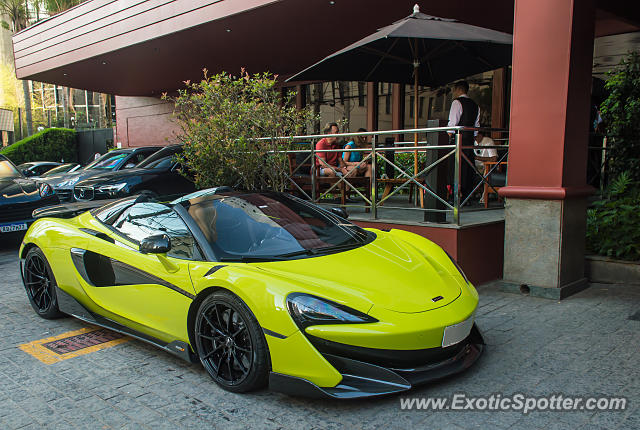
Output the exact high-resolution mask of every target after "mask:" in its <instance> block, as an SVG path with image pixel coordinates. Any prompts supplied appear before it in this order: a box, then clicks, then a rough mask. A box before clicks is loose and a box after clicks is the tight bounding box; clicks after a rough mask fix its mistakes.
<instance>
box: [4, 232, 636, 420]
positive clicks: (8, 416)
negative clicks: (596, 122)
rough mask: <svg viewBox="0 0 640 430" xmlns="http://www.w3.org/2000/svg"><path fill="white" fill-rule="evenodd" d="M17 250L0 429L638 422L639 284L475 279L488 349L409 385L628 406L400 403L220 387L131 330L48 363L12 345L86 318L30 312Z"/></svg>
mask: <svg viewBox="0 0 640 430" xmlns="http://www.w3.org/2000/svg"><path fill="white" fill-rule="evenodd" d="M2 246H3V245H1V244H0V248H2ZM14 248H15V247H12V246H10V245H9V246H7V245H4V249H0V274H1V275H2V276H1V278H0V429H18V428H19V429H42V428H52V429H53V428H54V429H59V428H60V429H64V428H70V429H78V428H83V429H84V428H87V429H110V428H136V429H137V428H148V429H153V430H158V429H163V428H167V429H180V428H186V429H191V428H194V429H195V428H224V429H236V428H238V429H239V428H267V429H279V428H292V429H306V428H309V429H310V428H318V429H320V428H327V429H342V428H351V429H359V428H363V429H374V428H401V429H406V428H430V429H431V428H434V429H437V428H443V429H449V428H451V429H469V428H482V429H485V428H486V429H489V428H492V429H493V428H495V429H506V428H548V429H562V428H566V429H614V428H625V429H638V428H640V402H639V400H640V348H639V347H638V346H639V345H640V321H635V320H631V319H629V317H630V316H631V315H632V314H635V313H636V312H638V311H640V290H638V287H630V286H624V285H604V284H594V285H592V286H591V288H590V289H588V290H586V291H584V292H582V293H580V294H578V295H576V296H574V297H571V298H569V299H567V300H565V301H563V302H561V303H558V302H554V301H549V300H545V299H537V298H530V297H522V296H518V295H512V294H507V293H502V292H499V291H498V290H497V289H496V288H495V287H492V286H484V287H481V288H480V289H479V290H480V296H481V307H480V309H479V314H478V323H479V325H480V327H481V329H482V330H483V331H484V335H485V338H486V342H487V348H486V353H485V354H484V356H483V357H482V358H481V359H480V361H479V362H478V363H477V365H476V366H475V367H473V368H471V369H470V370H469V371H467V372H466V373H464V374H462V375H460V376H458V377H454V378H449V379H446V380H444V381H442V382H440V383H437V384H433V385H431V386H427V387H423V388H420V389H416V390H414V391H412V392H411V393H410V394H409V395H410V396H411V397H425V398H426V397H429V398H432V397H438V396H451V395H452V394H454V393H459V392H465V393H467V394H468V395H470V396H480V395H486V396H488V395H490V394H492V393H502V395H503V396H507V395H511V394H513V393H516V392H521V393H523V394H525V395H527V396H542V395H552V394H554V393H562V394H563V395H565V396H569V395H578V396H584V397H588V396H601V395H610V396H626V397H627V398H628V407H627V410H625V411H622V412H586V411H577V412H531V413H529V414H527V415H524V414H522V413H521V412H476V411H474V412H460V411H456V412H451V411H415V410H414V411H401V409H400V396H392V397H388V398H384V399H376V400H367V401H354V402H343V403H339V402H336V401H329V400H326V401H319V400H306V399H301V398H292V397H287V396H284V395H281V394H276V393H271V392H268V391H262V392H258V393H254V394H248V395H236V394H231V393H227V392H225V391H223V390H221V389H219V388H218V387H217V386H216V385H214V384H213V383H212V382H211V380H210V379H209V377H208V376H207V374H206V373H205V371H204V369H202V367H200V366H197V365H189V364H186V363H184V362H181V361H179V360H178V359H175V358H173V357H172V356H170V355H168V354H166V353H163V352H160V351H159V350H157V349H155V348H153V347H151V346H148V345H146V344H144V343H142V342H139V341H135V340H131V341H128V342H125V343H123V344H120V345H117V346H114V347H111V348H108V349H103V350H101V351H97V352H93V353H90V354H87V355H82V356H79V357H76V358H72V359H68V360H65V361H62V362H59V363H56V364H51V365H45V364H43V363H41V362H40V361H38V360H36V359H35V358H33V357H31V356H30V355H28V354H26V353H25V352H23V351H21V350H19V349H18V348H17V346H18V345H19V344H22V343H25V342H30V341H33V340H37V339H42V338H45V337H50V336H55V335H58V334H61V333H64V332H68V331H72V330H77V329H80V328H82V327H85V326H86V325H85V324H84V323H82V322H79V321H77V320H74V319H71V318H67V319H62V320H57V321H46V320H43V319H40V318H38V317H37V316H36V315H35V314H34V313H33V311H32V309H31V307H30V306H29V304H28V302H27V298H26V296H25V293H24V289H23V287H22V284H21V282H20V275H19V273H18V268H17V258H16V256H15V249H14Z"/></svg>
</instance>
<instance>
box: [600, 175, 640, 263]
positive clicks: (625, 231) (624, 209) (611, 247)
mask: <svg viewBox="0 0 640 430" xmlns="http://www.w3.org/2000/svg"><path fill="white" fill-rule="evenodd" d="M639 207H640V185H639V184H638V183H637V182H633V181H632V179H631V175H630V174H629V173H628V172H624V173H622V174H620V175H619V176H618V177H617V178H616V180H614V181H613V182H612V183H611V184H610V185H609V188H608V189H607V190H606V191H605V193H604V195H603V198H602V199H601V200H598V201H596V202H594V203H593V205H592V207H591V208H589V209H588V210H587V249H588V250H589V251H591V252H595V253H596V254H600V255H605V256H608V257H615V258H619V259H623V260H638V259H640V228H638V226H640V210H638V208H639Z"/></svg>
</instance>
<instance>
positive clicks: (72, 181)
mask: <svg viewBox="0 0 640 430" xmlns="http://www.w3.org/2000/svg"><path fill="white" fill-rule="evenodd" d="M79 180H80V176H76V177H75V178H71V179H67V180H66V181H62V182H59V183H57V184H56V185H55V186H56V188H63V187H73V186H74V185H75V184H76V182H78V181H79Z"/></svg>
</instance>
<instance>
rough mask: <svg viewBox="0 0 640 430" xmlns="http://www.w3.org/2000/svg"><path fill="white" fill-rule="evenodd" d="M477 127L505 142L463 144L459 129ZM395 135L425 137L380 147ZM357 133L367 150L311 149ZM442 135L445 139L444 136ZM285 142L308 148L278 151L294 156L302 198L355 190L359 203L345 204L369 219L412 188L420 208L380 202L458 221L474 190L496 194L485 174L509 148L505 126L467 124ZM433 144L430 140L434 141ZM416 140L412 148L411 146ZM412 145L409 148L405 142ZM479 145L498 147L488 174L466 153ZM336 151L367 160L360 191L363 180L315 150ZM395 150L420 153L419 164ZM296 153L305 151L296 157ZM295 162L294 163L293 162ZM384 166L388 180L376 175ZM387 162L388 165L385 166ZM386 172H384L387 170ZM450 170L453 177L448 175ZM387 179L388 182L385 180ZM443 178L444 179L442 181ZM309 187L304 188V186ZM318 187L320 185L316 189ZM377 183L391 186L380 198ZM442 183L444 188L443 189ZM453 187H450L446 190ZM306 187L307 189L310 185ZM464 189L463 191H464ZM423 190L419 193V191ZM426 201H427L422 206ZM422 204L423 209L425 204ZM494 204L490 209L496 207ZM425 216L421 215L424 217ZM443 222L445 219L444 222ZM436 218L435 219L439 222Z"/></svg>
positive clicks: (319, 199)
mask: <svg viewBox="0 0 640 430" xmlns="http://www.w3.org/2000/svg"><path fill="white" fill-rule="evenodd" d="M477 130H482V131H484V132H485V133H486V134H487V135H489V134H493V135H494V137H496V136H499V137H496V138H494V141H498V142H504V143H503V144H496V145H493V146H482V147H479V146H475V145H474V146H463V133H473V132H474V131H477ZM397 135H414V136H426V139H422V140H420V139H417V138H416V139H414V141H413V142H410V141H402V142H397V143H395V142H394V144H393V146H380V141H381V140H382V138H383V137H385V136H397ZM357 136H367V137H370V138H371V146H370V147H366V148H356V149H345V148H340V149H331V150H324V149H323V150H320V151H318V150H317V149H316V143H317V142H318V141H319V140H320V139H322V138H326V137H336V138H349V139H350V138H355V137H357ZM443 136H444V137H443ZM447 136H449V137H448V141H447V143H446V144H439V143H440V142H439V141H442V140H444V139H447ZM286 139H287V140H288V141H289V142H294V144H300V145H305V146H308V147H306V148H305V149H293V150H286V151H279V152H281V153H286V154H294V157H295V158H296V161H297V162H296V163H295V166H292V169H291V171H290V174H289V175H287V177H288V179H289V181H290V183H291V191H293V192H297V193H299V194H301V195H302V196H303V197H304V198H306V199H308V200H311V201H313V202H314V203H323V200H324V199H325V198H327V197H328V196H329V195H334V194H335V193H336V192H338V191H340V192H341V193H344V192H345V190H349V191H353V192H355V193H356V194H357V195H358V196H359V197H360V198H362V201H363V203H362V204H352V203H349V204H346V203H345V204H344V206H347V207H362V208H364V209H365V210H368V211H370V217H371V219H377V218H378V214H379V210H380V207H381V206H383V205H384V203H385V202H389V199H390V198H391V197H392V196H394V195H396V194H398V193H401V192H402V191H403V190H405V189H406V188H412V187H415V189H416V190H417V194H416V196H415V204H416V206H418V202H422V203H423V204H421V205H420V206H419V207H398V206H396V207H392V206H388V205H385V206H384V208H385V209H403V210H414V211H422V212H424V213H440V214H444V215H445V220H446V215H447V214H451V215H452V217H451V219H452V222H453V223H454V224H457V225H460V213H461V210H462V209H463V208H465V206H470V202H471V198H472V197H473V195H474V193H476V192H477V191H479V190H484V185H485V184H487V188H490V189H492V190H493V191H495V192H497V189H496V188H497V186H495V185H492V183H491V181H490V178H491V177H492V175H493V174H494V173H496V171H497V170H498V169H501V168H503V167H504V164H505V162H506V160H507V157H508V153H509V146H508V130H504V129H491V128H480V129H478V128H471V127H431V128H418V129H403V130H386V131H375V132H360V133H339V134H324V135H319V134H318V135H306V136H290V137H287V138H286ZM434 142H435V144H433V143H434ZM416 143H417V146H416ZM409 144H412V145H413V146H408V145H409ZM480 148H486V149H489V148H494V149H496V150H497V153H498V156H497V162H496V164H494V165H492V166H493V167H492V168H491V169H489V171H488V172H487V173H484V172H479V171H478V170H477V169H476V168H475V166H474V157H473V156H472V155H470V150H473V149H480ZM332 152H337V153H340V156H342V154H343V153H345V152H361V153H362V154H363V156H362V160H361V161H360V164H358V166H360V165H364V164H365V163H370V164H371V178H370V180H369V181H368V182H369V186H368V187H367V188H368V189H365V190H363V191H361V190H360V189H361V188H363V185H362V183H363V182H365V183H366V182H367V181H366V180H364V181H363V180H362V179H361V178H362V176H355V174H351V173H348V174H346V175H343V174H341V173H340V172H338V170H337V169H338V168H337V167H336V166H328V165H326V163H323V162H322V161H317V160H321V159H323V158H322V156H319V153H322V154H325V153H332ZM397 153H410V154H413V155H414V157H418V156H421V157H420V158H422V159H423V162H422V163H420V164H421V165H419V166H418V168H417V169H416V168H415V167H416V165H417V163H415V162H414V163H413V165H412V166H409V167H408V168H407V167H404V166H401V165H399V164H401V163H399V162H397V161H396V160H395V155H396V154H397ZM298 154H304V155H303V156H301V157H300V158H298ZM298 160H299V161H298ZM318 163H320V164H321V165H322V167H323V168H325V169H326V168H330V169H331V170H333V172H334V174H335V176H336V177H335V179H329V180H328V179H327V177H326V176H319V175H318V173H319V172H318V169H319V166H318ZM381 163H382V164H384V165H385V168H386V170H387V171H389V169H390V168H391V171H392V172H393V173H394V175H393V178H388V177H386V178H385V177H379V176H380V175H379V174H378V173H379V168H380V165H381ZM465 163H466V164H467V165H468V166H469V167H463V166H465ZM308 164H310V172H309V176H308V179H307V177H306V174H305V173H303V172H302V171H301V169H302V168H303V166H307V165H308ZM389 166H390V167H389ZM463 171H465V172H466V173H465V174H470V173H471V172H473V173H472V176H473V177H474V182H473V188H472V191H469V190H462V188H461V183H462V179H463V178H462V176H463ZM386 173H387V175H388V174H389V172H386ZM451 173H453V175H451ZM390 179H391V180H390ZM443 182H446V183H443ZM308 185H309V186H310V187H309V186H308ZM321 185H323V187H321ZM381 185H385V186H387V188H389V186H391V187H392V188H393V187H395V189H394V190H393V191H392V192H389V193H388V194H387V195H384V196H383V197H382V198H379V196H378V188H379V187H380V186H381ZM447 185H448V186H449V187H447ZM451 186H452V188H453V189H452V190H451ZM309 188H310V189H309ZM463 191H465V193H464V194H463ZM420 194H422V195H420ZM425 201H427V202H428V204H426V205H425V204H424V202H425ZM425 206H426V207H425ZM495 208H496V207H495V206H494V207H492V208H489V210H490V209H495ZM472 210H487V209H485V208H467V209H466V211H472ZM424 218H425V220H426V218H427V217H426V216H425V217H424ZM443 221H444V220H443ZM443 221H440V222H443Z"/></svg>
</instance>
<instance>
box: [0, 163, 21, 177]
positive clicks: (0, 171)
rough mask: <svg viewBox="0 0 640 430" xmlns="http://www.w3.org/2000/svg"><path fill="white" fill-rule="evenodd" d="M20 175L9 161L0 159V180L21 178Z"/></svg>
mask: <svg viewBox="0 0 640 430" xmlns="http://www.w3.org/2000/svg"><path fill="white" fill-rule="evenodd" d="M21 177H22V174H21V173H20V172H19V171H18V170H17V169H16V167H15V166H14V165H13V164H12V163H11V161H9V160H6V159H2V158H0V178H21Z"/></svg>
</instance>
